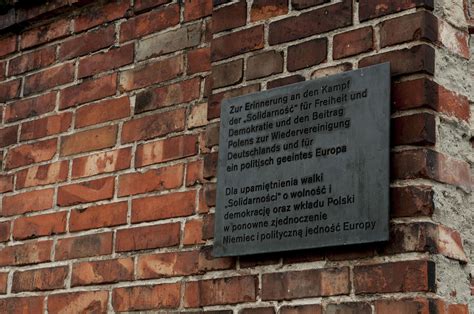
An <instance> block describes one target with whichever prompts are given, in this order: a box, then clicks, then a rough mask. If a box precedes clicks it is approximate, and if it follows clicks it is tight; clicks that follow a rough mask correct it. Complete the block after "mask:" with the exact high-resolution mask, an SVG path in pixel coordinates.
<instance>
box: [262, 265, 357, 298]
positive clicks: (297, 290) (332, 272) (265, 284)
mask: <svg viewBox="0 0 474 314" xmlns="http://www.w3.org/2000/svg"><path fill="white" fill-rule="evenodd" d="M349 292H350V283H349V268H347V267H340V268H332V269H317V270H306V271H293V272H285V273H273V274H265V275H263V278H262V299H263V300H289V299H293V298H305V297H316V296H330V295H341V294H348V293H349Z"/></svg>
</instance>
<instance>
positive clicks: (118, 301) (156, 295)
mask: <svg viewBox="0 0 474 314" xmlns="http://www.w3.org/2000/svg"><path fill="white" fill-rule="evenodd" d="M180 291H181V283H170V284H161V285H153V286H150V285H148V286H136V287H125V288H116V289H114V290H113V292H112V306H113V307H114V310H115V311H118V312H121V311H139V310H153V309H169V308H177V307H178V306H179V302H180V295H181V293H180Z"/></svg>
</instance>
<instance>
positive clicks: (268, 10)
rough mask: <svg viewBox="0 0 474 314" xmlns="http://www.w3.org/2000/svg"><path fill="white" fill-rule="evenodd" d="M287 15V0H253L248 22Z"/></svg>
mask: <svg viewBox="0 0 474 314" xmlns="http://www.w3.org/2000/svg"><path fill="white" fill-rule="evenodd" d="M287 13H288V0H255V1H254V2H253V3H252V8H251V11H250V20H251V21H252V22H254V21H260V20H267V19H269V18H272V17H275V16H279V15H284V14H287Z"/></svg>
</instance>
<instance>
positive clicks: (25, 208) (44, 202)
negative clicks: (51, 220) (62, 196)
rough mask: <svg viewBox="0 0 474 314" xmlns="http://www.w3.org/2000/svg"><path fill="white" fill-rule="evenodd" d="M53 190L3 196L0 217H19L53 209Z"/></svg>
mask: <svg viewBox="0 0 474 314" xmlns="http://www.w3.org/2000/svg"><path fill="white" fill-rule="evenodd" d="M53 195H54V189H46V190H36V191H31V192H23V193H19V194H15V195H9V196H4V197H3V201H2V216H13V215H21V214H24V213H29V212H36V211H40V210H45V209H50V208H51V207H53Z"/></svg>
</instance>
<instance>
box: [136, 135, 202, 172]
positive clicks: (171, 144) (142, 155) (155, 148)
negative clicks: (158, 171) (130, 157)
mask: <svg viewBox="0 0 474 314" xmlns="http://www.w3.org/2000/svg"><path fill="white" fill-rule="evenodd" d="M195 154H197V137H196V136H195V135H184V136H176V137H171V138H168V139H165V140H161V141H156V142H151V143H146V144H142V145H139V146H138V147H137V152H136V157H135V166H136V167H143V166H148V165H151V164H156V163H160V162H165V161H170V160H175V159H180V158H184V157H188V156H192V155H195Z"/></svg>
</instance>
